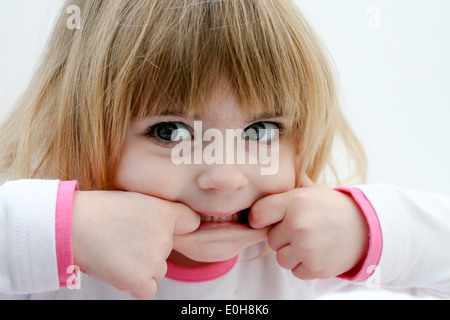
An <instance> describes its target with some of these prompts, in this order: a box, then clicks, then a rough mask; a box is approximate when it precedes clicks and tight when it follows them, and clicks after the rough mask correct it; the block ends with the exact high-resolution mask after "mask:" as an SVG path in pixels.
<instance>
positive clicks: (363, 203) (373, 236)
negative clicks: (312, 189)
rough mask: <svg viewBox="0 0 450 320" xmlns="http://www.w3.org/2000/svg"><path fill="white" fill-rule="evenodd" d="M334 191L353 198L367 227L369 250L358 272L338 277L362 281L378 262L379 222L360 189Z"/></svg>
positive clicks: (379, 254) (381, 245)
mask: <svg viewBox="0 0 450 320" xmlns="http://www.w3.org/2000/svg"><path fill="white" fill-rule="evenodd" d="M335 190H337V191H340V192H343V193H346V194H348V195H350V196H352V197H353V200H354V201H355V202H356V204H357V205H358V206H359V207H360V208H361V211H362V213H363V214H364V217H365V218H366V221H367V224H368V226H369V250H368V252H367V256H366V259H365V260H364V262H363V264H362V266H361V268H360V269H359V271H358V270H356V271H357V273H356V274H355V272H351V274H350V273H345V274H343V275H341V276H339V278H341V279H345V280H349V281H364V280H366V279H367V278H369V277H370V276H371V275H372V273H373V272H374V271H375V267H376V266H377V265H378V263H379V261H380V257H381V251H382V249H383V236H382V233H381V226H380V222H379V220H378V216H377V214H376V212H375V209H374V208H373V206H372V204H371V203H370V202H369V200H368V199H367V198H366V196H365V194H364V193H363V192H362V191H361V190H360V189H357V188H336V189H335Z"/></svg>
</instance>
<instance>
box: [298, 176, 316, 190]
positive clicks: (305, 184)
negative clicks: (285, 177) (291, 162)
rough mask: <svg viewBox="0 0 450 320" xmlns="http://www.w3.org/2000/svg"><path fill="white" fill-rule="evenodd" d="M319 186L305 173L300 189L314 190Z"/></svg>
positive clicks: (301, 179)
mask: <svg viewBox="0 0 450 320" xmlns="http://www.w3.org/2000/svg"><path fill="white" fill-rule="evenodd" d="M315 186H317V185H316V184H315V183H314V182H313V181H312V180H311V179H310V178H309V177H308V176H307V175H306V173H304V174H303V175H302V177H301V178H300V187H301V188H313V187H315Z"/></svg>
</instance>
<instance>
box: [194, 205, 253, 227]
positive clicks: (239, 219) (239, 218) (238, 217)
mask: <svg viewBox="0 0 450 320" xmlns="http://www.w3.org/2000/svg"><path fill="white" fill-rule="evenodd" d="M249 212H250V208H247V209H244V210H241V211H238V212H236V213H233V214H232V215H229V216H226V217H218V216H213V215H204V214H200V218H201V222H202V224H205V223H217V224H220V223H238V224H244V225H248V214H249Z"/></svg>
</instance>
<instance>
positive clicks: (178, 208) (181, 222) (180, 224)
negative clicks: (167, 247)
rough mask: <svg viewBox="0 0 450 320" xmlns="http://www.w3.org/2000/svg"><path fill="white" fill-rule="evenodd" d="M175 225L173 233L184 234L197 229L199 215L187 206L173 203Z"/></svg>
mask: <svg viewBox="0 0 450 320" xmlns="http://www.w3.org/2000/svg"><path fill="white" fill-rule="evenodd" d="M173 213H174V218H175V227H174V231H173V233H174V234H186V233H191V232H194V231H195V230H197V228H198V227H199V226H200V216H199V215H198V214H197V213H196V212H195V211H193V210H192V209H191V208H189V207H188V206H186V205H184V204H181V203H174V208H173Z"/></svg>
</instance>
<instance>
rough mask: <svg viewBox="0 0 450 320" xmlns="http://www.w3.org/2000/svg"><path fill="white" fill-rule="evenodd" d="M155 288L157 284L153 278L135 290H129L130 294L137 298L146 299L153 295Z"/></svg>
mask: <svg viewBox="0 0 450 320" xmlns="http://www.w3.org/2000/svg"><path fill="white" fill-rule="evenodd" d="M157 288H158V285H157V284H156V281H155V279H151V280H150V281H148V282H146V283H145V284H144V285H142V286H141V287H140V288H139V289H137V290H136V291H133V292H131V294H132V295H133V297H135V298H136V299H138V300H147V299H151V298H153V297H154V296H155V294H156V291H157Z"/></svg>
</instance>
